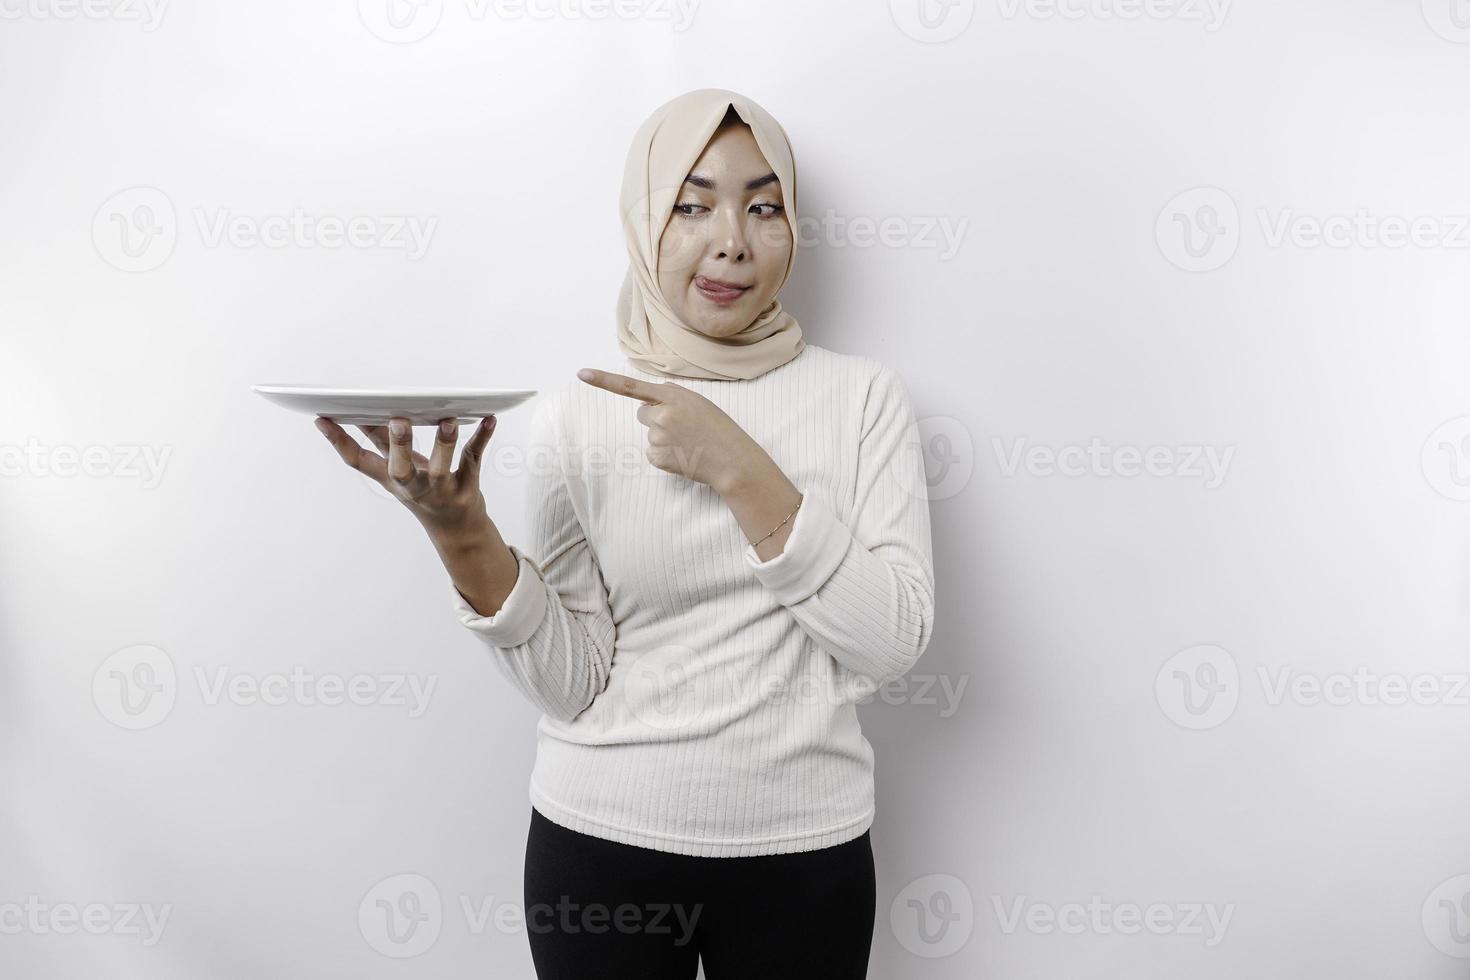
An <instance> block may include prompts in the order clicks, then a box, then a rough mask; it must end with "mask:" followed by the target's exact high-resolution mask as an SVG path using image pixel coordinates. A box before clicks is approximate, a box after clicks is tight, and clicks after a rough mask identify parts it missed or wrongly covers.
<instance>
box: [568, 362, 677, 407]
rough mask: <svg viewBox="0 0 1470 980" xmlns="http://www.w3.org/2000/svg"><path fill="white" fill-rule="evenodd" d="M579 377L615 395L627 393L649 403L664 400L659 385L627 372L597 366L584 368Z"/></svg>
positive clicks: (630, 396) (578, 374) (578, 373)
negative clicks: (614, 371)
mask: <svg viewBox="0 0 1470 980" xmlns="http://www.w3.org/2000/svg"><path fill="white" fill-rule="evenodd" d="M577 377H579V378H581V379H582V380H583V381H585V382H587V383H588V384H589V385H591V386H592V387H594V388H601V389H603V390H604V391H610V392H612V393H613V394H615V395H627V396H628V397H629V398H637V399H638V400H639V401H645V402H648V403H649V404H655V405H656V404H658V403H659V402H661V401H663V396H662V395H660V394H659V390H658V388H659V386H658V385H655V384H650V383H649V382H647V381H639V380H638V379H637V378H630V377H628V376H627V375H626V374H614V373H613V372H611V371H598V370H596V369H595V368H583V369H582V370H580V371H578V372H577Z"/></svg>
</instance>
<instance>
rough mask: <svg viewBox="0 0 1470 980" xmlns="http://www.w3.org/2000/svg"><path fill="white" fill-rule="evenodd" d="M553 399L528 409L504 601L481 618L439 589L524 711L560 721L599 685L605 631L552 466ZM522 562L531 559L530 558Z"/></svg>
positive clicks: (604, 603)
mask: <svg viewBox="0 0 1470 980" xmlns="http://www.w3.org/2000/svg"><path fill="white" fill-rule="evenodd" d="M557 405H558V400H557V399H556V397H555V396H552V397H549V398H547V399H546V400H544V401H543V402H542V403H541V404H539V405H538V406H537V409H536V412H535V414H534V416H533V418H532V421H531V439H530V445H529V446H528V447H527V461H528V468H529V469H530V470H531V473H530V478H529V480H528V482H527V488H526V506H527V516H528V523H527V527H528V531H529V534H530V544H529V549H528V551H522V550H521V549H520V548H517V547H516V546H515V545H508V546H507V548H508V550H509V552H510V553H511V554H512V555H513V556H514V557H515V559H516V562H517V566H518V573H517V576H516V579H515V584H514V586H513V587H512V588H511V590H510V593H509V595H507V596H506V597H505V601H504V603H503V604H502V605H500V606H499V608H498V609H497V610H496V611H495V613H494V614H493V615H490V616H482V615H480V613H479V612H477V611H476V610H475V608H474V607H473V606H472V605H470V603H469V602H468V601H467V600H466V599H465V597H464V596H463V595H461V594H460V591H459V589H458V588H456V587H455V585H454V581H455V580H454V577H453V576H451V578H450V582H449V591H450V601H451V603H452V605H453V607H454V610H455V612H456V613H457V614H458V616H459V619H460V622H461V623H463V624H464V625H465V627H466V628H468V629H469V630H470V631H471V632H473V633H474V634H475V635H476V636H478V637H479V638H480V639H481V640H482V641H483V642H484V644H485V647H486V649H487V650H488V651H489V653H490V656H491V659H492V660H494V662H495V665H496V667H497V668H498V669H499V670H500V671H501V672H502V673H503V674H505V676H506V677H507V678H508V679H509V680H510V682H511V684H513V685H514V686H515V687H516V688H517V689H518V690H519V691H520V692H521V693H522V694H523V695H524V696H525V697H526V698H528V699H529V700H530V701H531V703H532V704H534V705H536V706H537V707H538V708H540V709H541V710H542V711H544V712H545V713H546V714H548V715H551V716H552V717H554V718H557V719H560V720H563V721H570V720H571V719H572V718H575V717H576V716H577V715H578V714H580V713H581V712H582V711H583V710H584V709H585V708H586V707H587V706H588V705H590V704H591V703H592V700H593V698H595V697H596V696H597V695H598V694H600V693H601V692H602V690H603V688H604V687H605V686H606V685H607V676H608V671H609V669H610V668H611V665H612V654H613V639H614V633H615V631H614V627H613V621H612V612H611V610H610V609H609V607H608V597H607V589H606V587H605V585H604V584H603V580H602V571H601V569H600V568H599V567H598V565H597V559H596V558H595V556H594V555H593V554H592V551H591V548H590V547H589V545H588V543H587V540H586V537H585V535H584V534H583V531H582V526H581V523H580V522H579V521H578V520H577V516H576V514H575V512H574V511H573V509H572V501H571V494H570V492H569V489H568V485H567V478H566V475H565V473H564V471H563V468H562V466H561V460H562V458H563V457H562V451H561V440H560V433H559V432H558V431H557V429H558V427H557V425H556V408H557ZM532 555H538V556H541V557H540V559H539V560H537V559H536V558H533V557H532Z"/></svg>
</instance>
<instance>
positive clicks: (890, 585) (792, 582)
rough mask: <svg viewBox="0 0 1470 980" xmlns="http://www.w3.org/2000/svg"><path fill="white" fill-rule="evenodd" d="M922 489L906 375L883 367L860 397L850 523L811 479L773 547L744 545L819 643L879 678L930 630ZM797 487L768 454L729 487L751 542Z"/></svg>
mask: <svg viewBox="0 0 1470 980" xmlns="http://www.w3.org/2000/svg"><path fill="white" fill-rule="evenodd" d="M926 491H927V485H926V483H925V474H924V458H923V453H922V446H921V444H920V441H919V432H918V425H917V422H916V420H915V418H914V412H913V407H912V405H911V404H910V402H909V398H908V393H907V390H906V389H905V387H904V384H903V381H902V380H901V379H900V378H899V376H898V375H897V374H896V373H894V372H893V371H891V370H889V369H888V368H883V369H881V370H880V371H879V372H878V374H877V376H876V377H875V378H874V379H873V383H872V385H871V386H870V388H869V391H868V396H867V401H866V403H865V404H864V408H863V425H862V436H861V440H860V443H859V451H858V473H857V495H856V500H855V502H854V505H853V519H852V523H851V527H849V526H847V525H845V524H843V523H842V521H841V520H840V519H839V518H838V517H837V514H836V512H835V511H834V510H833V508H832V506H831V505H830V504H829V503H828V502H827V501H826V500H824V499H823V498H822V497H821V496H820V494H818V493H814V492H811V491H810V490H809V489H808V490H806V491H805V492H803V494H802V498H801V501H802V502H801V506H800V508H798V509H797V511H796V516H795V517H794V518H792V520H791V521H790V522H788V524H787V526H786V528H783V529H782V530H781V531H778V532H777V533H776V534H774V535H772V536H771V537H770V538H767V539H766V540H765V541H764V542H763V543H762V545H761V550H762V551H763V552H765V553H767V554H769V553H770V552H775V554H774V556H773V557H768V558H766V559H765V560H762V558H761V557H760V555H759V554H758V553H757V549H756V548H755V547H753V546H752V547H747V548H746V550H745V561H746V564H747V565H749V566H750V568H751V570H752V571H753V572H754V574H755V576H756V577H757V578H758V579H760V581H761V582H762V583H763V584H764V585H765V586H766V587H767V588H768V589H769V590H770V591H771V592H772V593H773V594H774V595H775V597H776V598H777V599H778V600H779V601H780V602H781V604H782V605H784V606H786V607H787V608H788V609H790V610H791V613H792V615H793V616H795V617H796V620H797V622H798V623H799V624H800V625H801V627H802V629H803V630H805V631H806V632H807V634H808V635H810V636H811V637H812V639H813V640H815V641H816V643H817V645H818V646H819V647H821V648H822V649H823V650H826V651H827V652H828V653H830V654H831V655H832V657H834V658H835V659H836V660H837V661H838V663H840V664H841V665H842V666H843V667H846V668H847V669H848V670H850V671H852V672H853V673H855V674H858V675H860V676H862V677H865V678H867V679H868V680H870V681H872V682H873V683H874V684H877V685H881V684H883V683H884V682H886V681H889V680H893V679H896V678H899V677H902V676H903V675H904V674H905V673H907V672H908V670H909V669H910V668H911V667H912V666H913V665H914V662H915V661H917V660H918V659H919V656H920V654H922V653H923V652H924V648H925V647H926V646H928V644H929V638H930V635H931V634H932V632H933V625H934V567H933V554H932V545H931V537H930V535H931V532H930V523H929V500H928V495H927V493H926ZM796 492H797V491H796V488H795V487H793V486H792V484H791V483H790V481H789V480H787V478H786V477H785V475H784V474H782V473H781V471H780V469H779V468H778V467H776V466H775V464H774V463H771V464H770V465H769V466H758V467H755V468H753V469H752V471H751V475H750V478H749V479H748V480H745V481H741V482H738V483H737V484H736V485H734V486H732V487H731V488H729V489H728V490H727V491H726V492H725V494H724V497H725V500H726V503H727V504H728V505H729V506H730V508H731V510H732V511H733V512H734V513H735V515H736V518H737V519H738V520H740V522H741V526H742V528H744V529H745V531H746V536H747V539H748V540H752V541H753V540H755V539H757V538H759V537H760V536H761V535H763V534H765V533H766V532H767V531H769V530H770V529H771V527H772V526H774V525H775V523H776V522H778V521H780V520H781V518H782V517H784V516H785V515H786V514H788V513H790V511H791V507H792V506H793V505H794V502H795V500H796ZM773 513H774V514H775V515H776V516H775V517H774V518H772V517H771V516H770V515H771V514H773Z"/></svg>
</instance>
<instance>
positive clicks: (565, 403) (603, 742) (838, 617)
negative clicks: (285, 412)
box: [449, 343, 934, 857]
mask: <svg viewBox="0 0 1470 980" xmlns="http://www.w3.org/2000/svg"><path fill="white" fill-rule="evenodd" d="M612 370H614V371H617V372H618V373H620V374H626V375H629V376H631V377H635V378H640V379H643V380H646V381H653V382H660V381H668V380H673V381H674V383H676V384H681V385H684V386H685V387H688V388H691V389H693V390H694V391H696V392H698V393H699V394H701V395H703V396H704V397H706V398H708V399H709V400H710V401H712V402H714V403H715V404H716V405H718V406H719V407H720V408H721V409H722V410H723V411H724V412H725V413H726V414H728V415H729V416H730V417H731V418H732V419H734V420H735V422H736V423H737V424H739V425H740V426H741V428H743V429H744V430H745V431H746V432H747V433H749V434H750V436H751V437H752V438H753V439H754V440H755V441H756V442H757V443H759V444H760V445H761V447H762V448H764V449H765V451H766V452H767V453H769V454H770V455H771V457H772V459H774V460H775V462H776V464H777V465H778V466H780V467H781V469H782V471H783V472H785V474H786V476H787V477H788V478H789V479H790V480H791V482H792V483H793V484H795V486H796V488H797V489H798V490H800V491H801V492H802V493H803V494H804V495H805V498H804V500H803V502H802V504H801V507H800V509H799V510H797V512H796V517H795V518H794V519H793V522H792V525H791V528H790V531H789V536H788V538H787V540H786V544H785V548H784V550H783V551H782V552H781V554H779V555H777V556H776V557H774V558H772V559H771V560H770V561H766V562H762V561H760V560H759V559H758V558H757V557H756V554H755V549H754V547H752V546H751V545H750V544H749V542H748V541H747V539H746V537H745V533H744V532H743V531H742V530H741V529H740V526H739V524H738V523H737V522H736V520H735V517H734V515H733V514H732V513H731V512H730V509H729V508H728V507H727V506H726V505H725V503H724V501H723V500H722V499H721V498H720V496H719V495H718V494H717V493H716V492H715V491H714V490H713V489H712V488H710V487H709V486H706V485H705V484H702V483H696V482H695V481H693V480H689V479H687V478H685V477H682V476H677V475H675V474H671V473H667V472H665V471H663V470H660V469H658V468H656V467H654V466H653V465H652V464H651V463H649V462H648V460H647V457H646V456H645V455H644V451H645V448H646V446H647V444H648V439H647V431H648V430H647V428H646V427H645V426H644V425H643V423H641V422H639V421H638V418H637V416H636V412H637V409H638V406H639V405H640V404H642V403H641V402H639V401H637V400H635V399H630V398H626V397H623V396H621V395H615V394H612V393H611V392H607V391H603V390H601V389H597V388H593V387H591V386H590V385H588V384H586V383H584V382H582V381H579V380H576V379H573V380H572V381H571V382H570V383H569V384H568V385H566V386H565V387H563V388H561V389H560V390H556V391H552V392H548V393H546V394H545V395H543V396H542V397H541V398H538V399H537V402H536V405H535V410H534V414H533V415H532V419H531V423H530V439H529V441H528V443H527V447H526V450H527V458H526V460H525V464H526V469H527V471H528V472H529V473H530V477H529V486H528V488H527V501H528V505H527V506H528V515H529V522H528V528H529V533H530V541H529V544H528V546H527V547H526V548H525V549H524V550H522V549H521V548H518V547H516V546H514V545H511V546H510V548H511V551H512V552H513V553H514V554H515V556H516V558H517V559H518V560H519V562H520V574H519V577H518V578H517V579H516V584H515V587H514V589H513V590H512V592H511V593H510V596H509V597H508V598H507V599H506V601H505V604H504V605H503V606H502V607H501V609H500V610H499V611H498V612H497V613H496V614H495V615H493V616H480V615H478V614H477V613H476V612H475V610H474V609H473V608H472V607H471V606H470V605H469V604H468V603H466V602H465V600H464V597H463V596H462V595H460V593H459V590H458V589H456V588H455V587H454V584H453V582H452V580H451V582H450V587H449V591H450V593H451V597H452V602H453V605H454V608H455V609H456V611H457V612H458V614H459V617H460V621H461V622H463V623H464V625H465V626H466V627H468V628H469V629H470V630H471V631H473V632H474V634H475V635H476V636H478V637H479V638H480V639H481V640H482V641H483V642H484V644H485V647H486V649H487V650H488V651H489V654H490V657H491V659H492V660H493V661H494V662H495V664H496V666H497V667H498V668H499V669H500V670H501V671H502V672H503V673H504V674H505V676H506V677H507V678H509V680H510V682H511V683H512V684H513V685H515V687H516V688H517V689H518V690H519V691H520V692H521V693H522V694H523V695H525V696H526V697H527V698H529V699H530V700H531V702H532V703H534V704H535V705H536V706H537V707H538V708H540V709H541V710H542V711H543V712H544V714H543V716H542V718H541V720H540V723H539V724H538V726H537V750H536V765H535V768H534V771H533V772H532V775H531V788H530V798H531V803H532V805H534V806H535V807H536V809H538V810H540V811H541V813H542V814H544V815H545V816H546V817H547V818H548V819H550V820H552V821H554V822H556V823H558V824H561V825H562V826H565V827H568V828H570V829H572V830H576V831H579V832H581V833H585V834H590V835H592V836H595V837H602V838H606V839H608V840H614V841H620V842H622V843H625V844H635V845H639V846H642V847H649V848H654V849H656V850H661V851H671V852H675V853H679V854H691V855H698V856H706V857H739V856H748V855H758V854H780V853H788V852H794V851H808V850H814V849H816V848H821V847H829V846H832V845H834V844H839V843H842V842H844V841H848V840H851V839H853V838H855V837H859V836H861V835H862V833H863V832H864V831H865V830H866V829H868V827H869V826H871V824H872V822H873V750H872V746H871V745H869V743H868V741H867V739H865V738H864V737H863V734H862V731H861V730H860V728H859V725H858V719H857V711H856V705H855V702H857V701H859V700H862V699H864V698H866V697H868V696H869V695H871V694H872V693H873V692H874V691H875V690H876V689H877V688H878V686H879V685H881V684H882V683H883V682H885V681H888V680H892V679H895V678H898V677H901V676H902V675H903V674H904V673H905V672H906V671H908V669H909V668H910V667H912V666H913V664H914V661H915V660H917V659H918V657H919V655H920V654H921V653H922V652H923V651H924V648H925V647H926V646H927V645H928V642H929V637H930V635H931V632H932V628H933V620H934V571H933V559H932V554H931V544H930V526H929V507H928V498H927V495H926V492H925V490H926V487H925V482H924V462H923V456H922V452H921V446H920V442H919V434H918V429H917V426H916V424H915V419H914V412H913V408H912V405H911V404H910V401H909V397H908V393H907V390H906V388H905V386H904V384H903V382H902V380H901V379H900V378H899V376H898V375H897V374H896V373H895V372H893V371H892V370H890V369H888V368H886V367H884V366H883V365H881V364H879V363H878V362H877V361H875V360H873V359H872V358H869V357H864V356H858V355H846V354H839V353H836V352H834V351H829V350H826V349H824V348H821V347H816V346H814V345H812V344H810V343H809V344H807V346H806V347H805V349H804V350H803V351H802V352H801V353H800V354H798V355H797V356H796V357H795V358H793V359H792V360H790V361H788V362H787V363H786V364H783V365H781V366H780V367H778V368H775V369H773V370H771V371H768V372H766V373H765V374H763V375H761V376H760V377H757V378H753V379H751V380H748V381H713V380H702V379H692V378H690V379H686V378H678V379H669V378H666V377H664V376H662V375H656V374H652V373H649V372H646V371H643V370H641V369H640V368H637V367H635V366H634V365H633V364H632V363H630V362H628V361H627V360H626V359H624V361H623V363H622V364H621V365H620V366H618V367H615V368H612ZM553 447H554V448H553ZM491 451H492V452H494V446H493V445H492V447H491ZM765 530H766V529H763V530H762V532H761V533H764V531H765Z"/></svg>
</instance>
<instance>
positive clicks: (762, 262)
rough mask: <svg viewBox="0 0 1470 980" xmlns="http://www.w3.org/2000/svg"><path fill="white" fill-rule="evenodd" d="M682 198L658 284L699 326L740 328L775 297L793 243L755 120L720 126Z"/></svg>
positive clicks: (662, 252) (711, 330) (724, 332)
mask: <svg viewBox="0 0 1470 980" xmlns="http://www.w3.org/2000/svg"><path fill="white" fill-rule="evenodd" d="M675 201H676V203H675V205H674V211H673V214H671V215H670V216H669V223H668V225H667V226H665V228H664V232H663V235H662V236H661V237H660V238H659V259H658V285H659V289H660V290H662V292H663V294H664V299H665V300H667V301H668V304H669V306H670V307H671V308H672V309H673V311H674V313H675V314H677V315H678V317H679V319H681V320H682V321H684V322H685V323H687V324H688V325H689V326H691V327H693V328H694V329H695V330H698V331H699V332H700V333H703V334H705V335H706V336H710V337H728V336H731V335H732V334H737V333H739V332H740V331H741V330H744V329H745V328H746V327H747V326H749V325H750V323H751V321H753V320H754V319H755V318H756V317H758V316H760V314H761V311H762V310H764V309H765V308H766V307H767V306H769V305H770V304H771V300H773V299H775V297H776V292H777V290H778V289H779V288H780V285H781V277H782V275H783V274H784V273H785V272H786V262H787V260H788V259H789V258H790V256H791V249H792V244H793V243H792V240H791V227H790V226H789V225H788V224H787V222H786V214H785V212H786V200H785V198H784V197H783V196H782V193H781V184H780V182H779V181H778V180H777V179H776V175H775V174H773V173H772V172H771V165H770V164H769V163H768V162H766V158H765V156H764V155H763V154H762V153H761V151H760V147H759V146H758V145H756V142H755V136H754V134H753V133H752V132H751V131H750V127H749V126H747V125H745V124H743V123H741V124H736V125H729V126H725V127H724V128H722V129H720V130H719V131H718V132H716V133H715V135H714V136H713V137H711V138H710V141H709V144H708V145H707V146H705V149H704V153H703V154H702V155H701V156H700V158H699V159H698V160H696V161H695V163H694V167H693V169H691V170H690V171H689V176H688V178H687V179H686V180H685V181H684V185H683V187H682V188H681V189H680V191H679V196H678V197H677V198H676V199H675ZM731 287H734V288H731ZM741 287H743V288H741Z"/></svg>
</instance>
